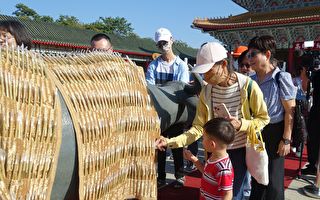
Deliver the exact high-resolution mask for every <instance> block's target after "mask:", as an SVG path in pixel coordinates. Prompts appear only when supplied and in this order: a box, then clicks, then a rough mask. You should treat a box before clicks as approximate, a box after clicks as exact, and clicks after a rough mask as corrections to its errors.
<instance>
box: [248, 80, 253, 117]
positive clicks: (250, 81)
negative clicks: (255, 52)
mask: <svg viewBox="0 0 320 200" xmlns="http://www.w3.org/2000/svg"><path fill="white" fill-rule="evenodd" d="M251 90H252V79H251V78H250V79H249V85H248V88H247V93H248V102H249V110H250V115H251V114H252V111H251V108H250V96H251Z"/></svg>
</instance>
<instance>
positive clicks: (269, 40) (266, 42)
mask: <svg viewBox="0 0 320 200" xmlns="http://www.w3.org/2000/svg"><path fill="white" fill-rule="evenodd" d="M248 48H249V49H252V48H253V49H258V50H259V51H261V52H263V53H266V52H267V51H268V50H269V51H270V52H271V57H270V62H273V61H274V55H275V53H276V48H277V45H276V41H275V39H274V37H272V36H271V35H262V36H255V37H254V38H252V39H251V40H250V42H249V45H248Z"/></svg>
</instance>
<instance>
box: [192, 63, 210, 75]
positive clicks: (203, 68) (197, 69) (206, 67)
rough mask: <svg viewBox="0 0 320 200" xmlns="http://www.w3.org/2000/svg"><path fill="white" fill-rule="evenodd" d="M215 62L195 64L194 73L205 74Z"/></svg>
mask: <svg viewBox="0 0 320 200" xmlns="http://www.w3.org/2000/svg"><path fill="white" fill-rule="evenodd" d="M214 64H215V63H208V64H203V65H198V66H195V67H194V68H193V69H192V71H191V72H192V73H199V74H204V73H206V72H207V71H209V70H210V69H211V68H212V67H213V65H214Z"/></svg>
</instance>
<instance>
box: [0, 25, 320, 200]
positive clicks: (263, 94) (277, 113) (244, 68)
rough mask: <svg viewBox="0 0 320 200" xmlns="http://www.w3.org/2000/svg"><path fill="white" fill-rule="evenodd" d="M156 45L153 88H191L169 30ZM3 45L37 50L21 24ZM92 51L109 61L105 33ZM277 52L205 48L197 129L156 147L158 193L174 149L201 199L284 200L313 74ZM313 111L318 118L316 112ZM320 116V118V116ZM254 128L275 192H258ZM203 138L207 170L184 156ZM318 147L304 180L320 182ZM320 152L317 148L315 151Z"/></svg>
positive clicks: (171, 135)
mask: <svg viewBox="0 0 320 200" xmlns="http://www.w3.org/2000/svg"><path fill="white" fill-rule="evenodd" d="M155 42H156V46H157V47H158V49H159V51H160V53H161V54H160V56H158V57H156V58H155V59H154V60H153V61H152V62H151V63H150V65H149V66H148V69H147V72H146V81H147V83H148V84H153V85H161V84H164V83H166V82H168V81H182V82H186V83H188V82H189V81H190V72H189V69H188V65H187V63H185V62H184V61H183V60H182V59H181V58H179V56H177V55H175V54H174V53H173V50H172V45H173V43H174V39H173V36H172V34H171V32H170V31H169V30H168V29H166V28H160V29H158V30H157V31H156V33H155ZM0 44H1V45H2V46H3V45H9V46H24V47H26V48H28V49H30V48H31V38H30V36H29V35H28V33H27V31H26V29H25V27H23V25H22V24H21V23H19V22H18V21H12V20H8V21H0ZM91 47H92V48H93V49H100V50H103V51H106V52H109V53H112V51H113V46H112V43H111V40H110V38H109V37H108V36H107V35H105V34H102V33H101V34H97V35H95V36H93V37H92V39H91ZM275 50H276V42H275V39H274V38H273V37H272V36H267V35H264V36H256V37H254V38H252V39H251V40H250V42H249V43H248V46H247V47H241V50H239V51H238V50H237V52H236V53H234V54H233V59H232V58H231V56H230V54H229V53H228V51H227V50H226V49H225V47H224V46H222V45H221V44H220V43H218V42H207V43H204V44H203V45H202V46H201V47H200V49H199V50H198V53H197V57H196V65H195V67H194V68H193V69H192V71H191V72H192V73H199V74H202V75H203V78H204V81H205V82H206V83H207V84H206V85H205V86H204V87H203V88H202V91H201V93H200V94H199V103H198V106H197V111H196V115H195V118H194V121H193V123H192V126H191V127H187V126H185V125H181V124H179V125H177V126H175V127H170V128H169V129H168V130H165V131H163V132H162V133H161V137H160V138H159V139H157V141H156V142H155V144H156V147H157V149H158V150H159V154H158V184H159V185H163V184H164V183H165V179H166V173H165V159H166V153H165V151H166V149H167V148H171V149H172V152H173V157H174V164H175V178H176V179H177V182H178V183H179V184H178V186H183V176H184V173H183V165H184V160H183V156H184V158H185V159H186V160H188V161H190V162H191V163H192V164H194V165H195V166H196V168H197V169H198V170H199V171H200V172H202V173H203V176H202V180H201V187H200V199H222V198H224V199H239V200H240V199H243V198H250V199H253V200H255V199H274V200H277V199H279V200H281V199H284V157H285V156H286V155H287V154H288V153H289V152H290V149H291V148H290V144H291V138H292V132H294V133H295V131H296V130H295V131H293V127H294V126H293V124H294V110H295V106H296V104H297V105H298V104H299V105H300V104H303V103H304V102H305V101H306V95H305V93H306V82H308V81H309V79H308V77H306V68H305V67H306V66H301V68H300V70H299V74H297V76H296V77H295V78H294V79H293V78H292V76H291V74H290V73H288V72H284V71H281V70H280V69H279V68H278V67H277V61H276V60H275V58H274V57H275ZM305 65H307V64H305ZM235 66H237V68H236V69H235ZM252 80H253V81H252ZM248 90H250V92H248ZM316 98H317V97H316ZM222 104H223V105H224V106H225V108H226V109H227V112H228V113H229V115H228V116H219V113H218V112H217V110H216V109H215V108H216V106H217V105H222ZM311 110H312V112H314V113H318V112H316V111H315V110H316V109H315V108H313V109H311ZM306 115H307V114H306ZM314 115H316V116H317V117H318V118H319V116H318V115H319V114H314ZM316 119H317V118H316ZM312 120H313V121H314V118H313V119H312ZM253 126H254V127H253ZM252 128H254V129H255V130H257V131H261V132H262V137H263V140H264V142H265V147H266V151H267V154H268V159H269V160H268V162H269V164H268V169H269V171H268V173H269V184H268V185H262V184H259V183H258V182H257V180H255V178H253V177H251V176H250V174H249V173H248V170H247V166H246V143H247V134H248V132H249V130H250V129H252ZM310 131H311V132H312V134H311V136H312V135H313V136H314V135H315V133H314V132H316V130H314V129H310V128H309V132H310ZM313 136H312V137H313ZM201 137H202V138H203V139H202V144H203V147H204V148H205V150H206V152H207V153H208V159H207V160H206V161H205V165H203V163H201V162H200V161H199V159H198V158H197V157H196V155H194V154H196V151H195V152H192V151H189V150H184V149H183V148H184V147H186V146H188V145H191V144H194V143H195V142H197V140H198V139H199V138H201ZM314 137H318V138H319V136H314ZM315 140H316V139H315ZM308 141H310V138H309V140H308ZM317 141H318V143H317V144H314V142H315V141H314V138H313V139H312V142H313V143H312V142H310V145H309V142H308V145H309V146H308V159H309V166H308V167H307V168H306V169H305V170H304V171H303V173H307V174H315V171H316V168H315V164H316V162H317V158H318V155H317V154H316V153H314V151H318V150H317V149H318V148H319V139H318V140H317ZM302 142H303V141H302ZM299 144H301V141H295V143H294V144H293V147H295V148H296V151H299V149H298V148H299V147H300V146H299ZM315 147H318V148H317V149H312V148H315ZM196 148H197V147H196ZM309 154H310V155H309ZM248 191H249V192H248Z"/></svg>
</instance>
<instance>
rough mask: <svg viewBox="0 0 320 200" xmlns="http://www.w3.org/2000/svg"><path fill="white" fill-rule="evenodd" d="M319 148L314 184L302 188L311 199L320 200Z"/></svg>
mask: <svg viewBox="0 0 320 200" xmlns="http://www.w3.org/2000/svg"><path fill="white" fill-rule="evenodd" d="M319 172H320V147H319V155H318V164H317V176H316V180H315V181H314V184H312V185H307V186H305V187H304V188H303V191H304V193H305V194H306V195H307V196H309V197H312V198H317V199H320V189H319V188H320V173H319Z"/></svg>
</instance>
